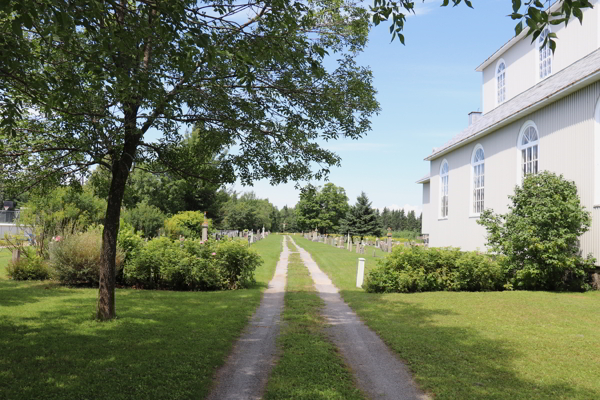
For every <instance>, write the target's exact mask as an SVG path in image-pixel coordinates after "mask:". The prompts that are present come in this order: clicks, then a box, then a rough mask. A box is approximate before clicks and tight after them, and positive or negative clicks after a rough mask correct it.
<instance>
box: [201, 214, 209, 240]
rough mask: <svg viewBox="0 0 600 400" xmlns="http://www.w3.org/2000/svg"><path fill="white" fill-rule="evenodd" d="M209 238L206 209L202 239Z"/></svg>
mask: <svg viewBox="0 0 600 400" xmlns="http://www.w3.org/2000/svg"><path fill="white" fill-rule="evenodd" d="M207 240H208V220H207V219H206V211H204V222H203V223H202V241H203V242H206V241H207Z"/></svg>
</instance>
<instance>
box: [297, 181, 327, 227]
mask: <svg viewBox="0 0 600 400" xmlns="http://www.w3.org/2000/svg"><path fill="white" fill-rule="evenodd" d="M318 190H319V188H318V187H315V186H313V185H311V184H308V185H306V186H305V187H303V188H302V189H301V191H300V200H299V201H298V204H296V221H297V223H298V227H299V228H300V229H302V230H303V231H312V230H313V229H317V228H318V227H319V226H320V223H321V220H320V219H319V214H320V212H321V207H320V205H319V201H318V200H317V196H318Z"/></svg>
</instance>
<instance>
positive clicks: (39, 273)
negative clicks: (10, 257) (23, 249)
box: [6, 252, 50, 281]
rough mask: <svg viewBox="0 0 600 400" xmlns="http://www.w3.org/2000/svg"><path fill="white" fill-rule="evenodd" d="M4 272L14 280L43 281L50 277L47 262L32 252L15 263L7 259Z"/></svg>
mask: <svg viewBox="0 0 600 400" xmlns="http://www.w3.org/2000/svg"><path fill="white" fill-rule="evenodd" d="M6 272H7V273H8V276H9V277H10V278H11V279H14V280H15V281H43V280H46V279H49V278H50V268H48V264H47V263H46V262H45V261H44V259H43V258H42V257H39V256H37V255H35V254H33V252H32V254H30V255H29V256H27V257H21V259H19V261H18V262H16V263H13V262H12V261H9V263H8V266H7V267H6Z"/></svg>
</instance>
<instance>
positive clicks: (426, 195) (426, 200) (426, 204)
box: [421, 183, 431, 234]
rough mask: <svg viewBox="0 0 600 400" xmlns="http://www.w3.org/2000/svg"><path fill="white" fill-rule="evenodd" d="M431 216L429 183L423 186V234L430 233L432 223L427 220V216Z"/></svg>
mask: <svg viewBox="0 0 600 400" xmlns="http://www.w3.org/2000/svg"><path fill="white" fill-rule="evenodd" d="M429 214H431V201H430V192H429V183H424V184H423V222H422V224H421V233H425V234H427V233H429V229H431V221H429V220H426V219H425V215H429Z"/></svg>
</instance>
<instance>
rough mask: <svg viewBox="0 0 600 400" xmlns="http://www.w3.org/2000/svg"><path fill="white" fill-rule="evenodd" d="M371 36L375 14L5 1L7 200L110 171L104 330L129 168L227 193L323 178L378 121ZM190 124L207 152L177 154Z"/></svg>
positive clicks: (2, 150) (1, 15)
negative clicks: (225, 188)
mask: <svg viewBox="0 0 600 400" xmlns="http://www.w3.org/2000/svg"><path fill="white" fill-rule="evenodd" d="M248 15H250V16H249V17H248ZM243 17H247V18H248V19H247V20H246V21H245V22H240V21H241V20H242V18H243ZM367 34H368V14H367V11H366V10H364V9H363V8H361V7H356V6H354V5H352V4H346V3H343V4H341V3H339V2H336V1H333V0H321V1H314V2H309V3H306V2H301V1H295V0H281V1H271V0H266V1H261V2H254V1H244V0H239V1H235V0H234V1H231V2H222V1H213V2H210V1H208V0H205V1H197V0H181V1H175V2H174V1H167V0H147V1H138V2H132V1H127V0H117V1H110V2H107V1H102V0H89V1H85V2H72V1H64V0H48V1H46V2H43V3H40V2H38V1H35V0H19V1H16V0H13V1H5V2H2V6H1V7H0V129H1V134H0V135H1V136H0V146H1V147H0V165H3V166H4V168H7V169H8V170H11V171H18V172H17V173H15V174H2V176H1V177H0V179H1V180H2V182H0V183H1V184H0V186H2V187H3V188H5V190H7V189H6V188H10V189H11V190H12V191H13V192H17V191H23V190H26V189H27V188H29V187H32V186H34V185H43V186H52V185H56V184H58V183H60V182H65V181H69V180H71V179H73V178H72V177H74V176H76V177H77V176H79V175H81V174H86V173H87V171H89V169H90V167H92V166H95V165H102V166H104V167H105V168H107V169H108V170H110V171H111V178H110V185H109V190H108V193H107V207H106V215H105V218H104V231H103V244H102V260H103V261H102V268H101V271H100V287H99V293H98V302H97V317H98V318H99V319H101V320H107V319H111V318H113V317H114V316H115V297H114V293H115V292H114V289H115V256H116V249H117V234H118V230H119V219H120V216H121V204H122V201H123V197H124V195H125V187H126V184H127V180H128V177H129V174H130V171H131V169H132V166H133V165H134V163H135V164H136V165H142V164H143V165H145V166H146V167H147V168H148V169H149V170H151V171H152V172H170V173H173V174H176V175H179V176H182V177H185V176H189V177H194V178H197V179H201V180H203V181H205V182H211V183H214V184H219V185H220V184H223V183H228V182H233V181H234V180H235V178H236V177H237V178H238V179H239V180H240V181H241V182H242V183H244V184H250V183H252V182H253V181H255V180H257V179H262V178H267V179H269V180H270V182H271V183H272V184H277V183H280V182H287V181H288V180H294V181H299V180H307V179H313V178H315V179H320V178H322V177H325V176H326V175H327V174H328V172H329V168H330V167H331V166H332V165H339V162H340V158H339V157H338V156H337V155H336V154H335V153H333V152H331V151H329V150H326V149H324V148H322V147H321V146H320V145H319V143H323V142H326V141H327V140H330V139H337V138H339V137H348V138H359V137H361V136H362V135H363V134H365V133H366V132H367V131H368V130H369V127H370V122H369V118H370V116H371V115H372V114H373V113H375V112H376V111H377V110H378V104H377V102H376V100H375V98H374V94H375V90H374V89H373V87H372V82H371V81H372V76H371V72H370V71H369V70H368V69H366V68H362V67H358V66H357V65H356V63H355V61H354V58H355V56H356V55H357V54H358V52H360V51H361V50H362V49H363V48H364V46H365V44H366V40H367ZM330 52H331V53H335V54H336V59H337V60H338V63H337V66H336V67H334V68H325V66H324V60H325V58H326V55H327V54H329V53H330ZM191 125H195V126H196V127H199V131H198V138H199V140H196V141H194V143H193V144H192V145H187V146H184V145H183V142H184V140H185V138H184V135H183V134H182V133H181V132H182V131H183V128H184V127H186V126H191ZM150 130H155V131H156V132H159V133H160V135H161V137H160V139H158V140H150V139H149V138H148V137H147V134H148V132H149V131H150ZM232 146H235V149H236V151H235V152H231V153H228V154H227V155H226V156H224V157H223V158H221V159H219V160H218V161H217V162H215V160H214V159H213V157H212V155H213V154H215V153H219V152H221V151H223V150H224V149H228V148H231V147H232ZM313 165H318V166H319V167H318V168H319V169H317V170H316V171H312V170H311V166H313Z"/></svg>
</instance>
